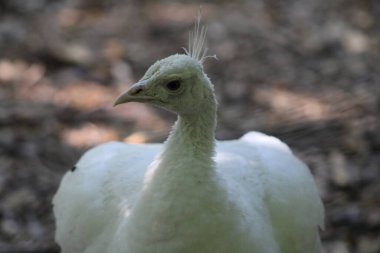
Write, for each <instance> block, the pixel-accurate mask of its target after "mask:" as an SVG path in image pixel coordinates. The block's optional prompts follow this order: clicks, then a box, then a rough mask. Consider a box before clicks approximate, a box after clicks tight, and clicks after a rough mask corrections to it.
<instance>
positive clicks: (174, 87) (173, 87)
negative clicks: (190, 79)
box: [166, 80, 181, 91]
mask: <svg viewBox="0 0 380 253" xmlns="http://www.w3.org/2000/svg"><path fill="white" fill-rule="evenodd" d="M179 87H181V83H180V82H179V81H178V80H175V81H171V82H168V83H167V84H166V88H168V89H169V90H172V91H174V90H178V89H179Z"/></svg>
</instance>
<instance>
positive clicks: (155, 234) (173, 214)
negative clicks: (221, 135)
mask: <svg viewBox="0 0 380 253" xmlns="http://www.w3.org/2000/svg"><path fill="white" fill-rule="evenodd" d="M209 96H210V97H208V98H207V99H205V104H204V105H201V106H202V107H201V108H202V109H201V110H199V113H194V114H192V115H188V114H187V115H179V117H178V120H177V122H176V123H175V125H174V126H173V130H172V132H171V134H170V136H169V138H168V140H167V141H166V142H165V144H164V150H163V152H162V153H161V154H160V155H159V157H158V158H157V159H156V160H155V161H154V162H153V163H152V164H151V167H150V168H149V171H148V172H147V173H146V174H145V180H144V189H143V192H142V195H141V197H140V199H139V201H138V203H137V205H136V208H135V210H134V212H133V214H132V216H133V217H132V218H131V221H132V223H131V224H130V225H131V226H130V228H131V231H130V232H131V234H130V235H131V236H132V237H134V238H136V240H161V239H162V240H164V239H165V238H169V237H173V236H178V235H177V234H178V233H188V232H189V231H196V230H195V229H194V230H192V229H190V230H189V228H190V227H192V226H200V224H196V223H194V220H192V219H193V218H191V217H201V216H202V215H203V214H199V212H201V211H202V209H200V208H199V206H202V205H204V204H202V203H208V204H209V203H210V202H217V201H218V200H217V199H218V198H217V196H218V195H217V192H219V190H217V186H216V184H215V182H213V181H214V179H215V177H214V176H213V175H214V174H215V173H214V172H215V170H214V169H215V164H214V161H213V156H214V145H215V139H214V131H215V126H216V102H215V98H214V95H213V92H211V91H210V95H209ZM208 204H207V205H208ZM211 206H213V208H214V207H215V208H217V204H211ZM200 220H201V219H200ZM191 221H192V222H193V223H194V224H188V222H191ZM186 231H187V232H186ZM189 233H190V232H189ZM136 247H138V246H137V245H136Z"/></svg>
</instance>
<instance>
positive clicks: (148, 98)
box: [114, 54, 215, 115]
mask: <svg viewBox="0 0 380 253" xmlns="http://www.w3.org/2000/svg"><path fill="white" fill-rule="evenodd" d="M213 94H214V93H213V86H212V84H211V82H210V81H209V79H208V77H207V76H206V74H205V73H204V72H203V67H202V62H200V61H198V60H196V59H194V58H192V57H190V56H188V55H184V54H176V55H172V56H169V57H167V58H164V59H162V60H160V61H157V62H156V63H155V64H153V65H152V66H151V67H150V68H149V69H148V70H147V71H146V73H145V75H144V76H143V78H141V80H140V81H138V82H137V83H135V84H133V85H132V86H131V87H130V88H129V90H127V91H126V92H125V93H123V94H121V95H120V96H119V97H118V98H117V100H116V101H115V103H114V105H119V104H123V103H128V102H142V103H149V104H152V105H156V106H159V107H162V108H164V109H166V110H169V111H172V112H174V113H177V114H180V115H181V114H182V115H185V114H192V113H198V112H200V111H201V110H202V108H204V107H205V106H207V104H210V102H211V103H215V99H214V95H213Z"/></svg>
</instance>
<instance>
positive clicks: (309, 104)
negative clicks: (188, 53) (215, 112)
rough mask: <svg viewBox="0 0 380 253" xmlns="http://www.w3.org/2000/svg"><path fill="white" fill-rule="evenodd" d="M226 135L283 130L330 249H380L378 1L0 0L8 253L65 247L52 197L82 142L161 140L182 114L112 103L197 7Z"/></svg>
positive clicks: (0, 228) (1, 237)
mask: <svg viewBox="0 0 380 253" xmlns="http://www.w3.org/2000/svg"><path fill="white" fill-rule="evenodd" d="M200 4H201V5H202V9H203V21H204V23H207V24H208V28H209V29H208V42H207V43H208V48H209V52H210V54H216V55H217V56H218V59H219V60H213V59H210V60H208V61H207V62H206V64H205V69H206V71H207V73H208V75H209V77H210V78H211V80H212V81H213V83H214V84H215V88H216V92H217V96H218V100H219V116H218V117H219V123H218V128H217V134H216V135H217V138H218V139H233V138H238V137H240V136H241V135H242V134H244V133H245V132H247V131H250V130H258V131H263V132H265V133H268V134H271V135H275V136H277V137H279V138H281V139H282V140H283V141H284V142H286V143H287V144H288V145H290V146H291V148H292V149H293V150H294V151H295V153H296V154H297V155H298V156H299V157H300V158H301V159H303V160H304V161H305V162H306V163H307V164H308V165H309V166H310V168H311V170H312V172H313V174H314V175H315V178H316V181H317V183H318V186H319V189H320V192H321V195H322V197H323V200H324V203H325V206H326V229H325V231H323V232H322V238H323V241H324V246H325V252H331V253H347V252H358V253H379V252H380V180H379V179H380V131H379V130H380V117H379V116H380V40H379V38H380V25H379V24H380V2H379V1H377V0H331V1H314V0H282V1H279V0H251V1H248V0H246V1H244V0H240V1H239V0H235V1H203V2H200V1H195V0H194V1H152V0H151V1H150V0H144V1H142V0H140V1H138V0H135V1H133V0H54V1H53V0H30V1H23V0H2V1H0V253H6V252H7V253H12V252H13V253H15V252H17V253H26V252H29V253H31V252H36V253H37V252H38V253H53V252H54V253H57V252H59V249H58V247H57V246H56V245H55V244H54V240H53V236H54V219H53V215H52V206H51V199H52V197H53V195H54V193H55V191H56V189H57V187H58V184H59V182H60V180H61V177H62V175H63V174H64V173H65V172H66V171H67V170H69V169H70V168H71V167H72V166H73V164H75V162H76V161H77V159H78V158H79V157H80V156H81V155H82V154H83V152H85V151H86V150H87V149H89V148H91V147H93V146H95V145H98V144H100V143H104V142H107V141H112V140H119V141H125V142H130V143H144V142H161V141H163V140H165V138H166V136H167V134H168V132H169V129H170V126H171V125H172V124H173V122H174V120H175V116H174V115H172V114H170V113H167V112H164V111H162V110H160V109H156V108H153V107H150V106H145V105H142V104H136V103H132V104H129V105H127V106H120V107H117V108H112V103H113V101H114V99H115V98H116V96H117V95H118V94H120V92H122V91H124V90H126V89H127V88H128V87H129V85H130V84H132V83H133V82H135V81H137V80H138V79H139V78H140V77H141V76H142V75H143V73H144V72H145V70H146V69H147V68H148V67H149V66H150V65H151V64H153V63H154V62H155V61H156V60H158V59H161V58H163V57H166V56H168V55H171V54H174V53H181V52H183V50H182V49H181V47H186V46H187V39H188V32H189V30H190V29H191V28H192V25H193V23H194V20H195V16H196V13H197V11H198V8H199V5H200Z"/></svg>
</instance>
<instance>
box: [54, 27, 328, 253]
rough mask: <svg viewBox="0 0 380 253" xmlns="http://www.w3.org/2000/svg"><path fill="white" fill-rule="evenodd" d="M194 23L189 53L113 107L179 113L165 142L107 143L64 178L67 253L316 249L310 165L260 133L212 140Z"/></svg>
mask: <svg viewBox="0 0 380 253" xmlns="http://www.w3.org/2000/svg"><path fill="white" fill-rule="evenodd" d="M197 27H198V28H197V29H198V30H196V32H195V33H194V38H193V41H192V42H191V43H192V44H191V45H192V46H190V47H189V50H188V51H189V52H187V54H188V55H173V56H170V57H168V58H165V59H163V60H161V61H158V62H156V63H155V64H154V65H153V66H151V67H150V68H149V70H148V71H147V72H146V74H145V75H144V77H143V78H142V79H141V80H140V81H139V82H138V83H136V84H135V85H133V86H132V87H131V88H130V89H129V90H128V91H127V92H126V93H124V94H123V95H121V96H120V97H119V98H118V100H117V101H116V104H121V103H127V102H131V101H137V102H145V103H150V104H153V105H157V106H160V107H163V108H165V109H167V110H170V111H173V112H175V113H177V114H178V120H177V122H176V124H175V125H174V127H173V130H172V132H171V134H170V136H169V138H168V140H167V141H166V142H165V143H164V144H146V145H129V144H123V143H117V142H113V143H107V144H103V145H100V146H98V147H95V148H94V149H91V150H90V151H88V152H87V153H86V154H85V155H84V156H83V157H82V158H81V159H80V161H79V162H78V163H77V165H76V169H75V170H74V171H70V172H68V173H67V174H66V175H65V177H64V178H63V180H62V183H61V185H60V188H59V190H58V192H57V194H56V196H55V197H54V201H53V202H54V213H55V216H56V226H57V231H56V241H57V242H58V244H59V245H60V246H61V248H62V253H317V252H319V249H320V240H319V233H318V229H319V227H322V226H323V219H324V217H323V216H324V215H323V206H322V203H321V200H320V197H319V195H318V191H317V188H316V186H315V183H314V181H313V178H312V176H311V174H310V172H309V170H308V168H307V167H306V166H305V165H304V164H303V163H302V162H300V161H299V160H298V159H297V158H296V157H295V156H294V155H293V154H292V153H291V151H290V150H289V148H288V147H287V146H286V145H285V144H284V143H282V142H281V141H279V140H278V139H276V138H274V137H270V136H267V135H264V134H262V133H258V132H250V133H247V134H246V135H244V136H243V137H242V138H240V139H238V140H232V141H218V142H216V141H215V140H214V130H215V125H216V101H215V97H214V91H213V86H212V84H211V82H210V81H209V79H208V78H207V76H206V74H205V73H204V72H203V68H202V62H203V60H204V58H205V57H206V56H205V54H203V53H202V50H201V48H202V46H203V40H204V34H205V30H199V23H198V25H197ZM201 31H202V32H201ZM200 35H201V36H200Z"/></svg>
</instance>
